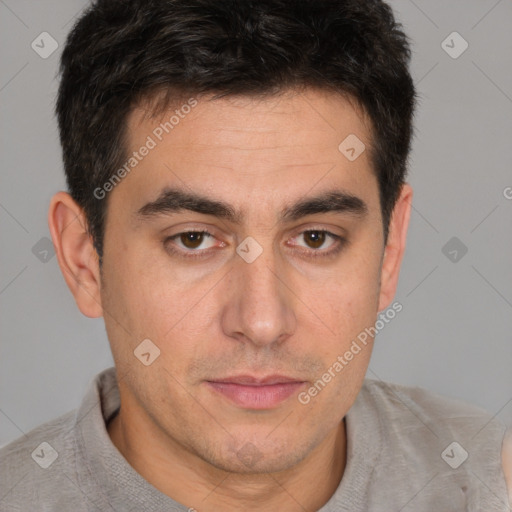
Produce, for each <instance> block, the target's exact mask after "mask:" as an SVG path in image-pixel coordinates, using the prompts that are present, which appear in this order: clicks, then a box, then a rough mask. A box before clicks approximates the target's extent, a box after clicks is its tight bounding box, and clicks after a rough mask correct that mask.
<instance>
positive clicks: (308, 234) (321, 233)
mask: <svg viewBox="0 0 512 512" xmlns="http://www.w3.org/2000/svg"><path fill="white" fill-rule="evenodd" d="M295 238H299V239H300V238H302V239H303V240H305V242H306V244H307V245H302V246H301V247H306V248H307V249H320V248H322V246H323V245H324V244H325V242H326V240H328V239H329V238H330V239H331V243H330V244H329V245H328V246H327V247H324V249H329V248H331V247H332V246H333V245H335V244H336V242H337V241H340V240H341V237H340V236H338V235H335V234H334V233H331V232H330V231H325V230H321V229H312V230H308V231H303V232H302V233H300V234H299V235H298V236H297V237H295ZM295 238H294V239H295ZM294 239H293V240H294ZM294 245H295V244H294ZM298 245H299V246H300V244H298Z"/></svg>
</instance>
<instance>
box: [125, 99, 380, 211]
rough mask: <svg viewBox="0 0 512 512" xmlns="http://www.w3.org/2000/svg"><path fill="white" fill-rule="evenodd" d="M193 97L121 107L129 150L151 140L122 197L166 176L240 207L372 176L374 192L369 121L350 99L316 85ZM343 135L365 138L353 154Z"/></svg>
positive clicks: (159, 184)
mask: <svg viewBox="0 0 512 512" xmlns="http://www.w3.org/2000/svg"><path fill="white" fill-rule="evenodd" d="M192 100H193V101H191V98H190V97H182V98H180V100H179V101H175V102H174V104H173V105H172V106H171V107H170V108H168V109H167V110H165V111H163V112H159V113H158V115H154V112H153V110H152V108H151V107H152V105H151V104H150V103H148V102H146V103H145V104H141V105H140V106H139V107H138V108H136V109H134V110H133V111H132V112H131V114H130V115H129V117H128V123H127V134H126V135H127V136H126V145H127V150H128V151H127V158H129V157H130V155H132V154H133V152H138V151H139V150H140V149H141V148H144V146H151V149H150V150H149V151H144V153H146V154H145V156H144V157H143V158H140V160H139V161H138V162H137V165H136V167H135V168H134V169H133V170H132V171H130V173H129V176H128V177H127V178H126V179H124V180H123V184H122V186H121V187H118V188H119V189H123V195H125V194H126V195H127V196H126V197H125V198H124V199H125V200H126V201H127V202H126V201H125V203H124V204H128V203H129V202H130V201H129V199H130V198H129V197H128V196H129V194H130V192H131V194H132V195H134V194H135V195H136V196H137V197H138V198H140V201H138V202H133V204H132V206H133V207H137V208H138V207H140V205H141V203H142V201H143V200H145V201H144V202H147V201H149V200H154V199H156V197H157V196H158V195H159V194H160V193H161V191H162V190H163V189H164V188H166V187H171V186H173V185H179V186H180V188H182V189H185V190H186V189H187V188H188V189H189V191H196V192H201V193H202V195H203V196H205V195H210V196H211V197H212V198H214V199H223V200H224V201H225V202H229V203H231V204H238V205H239V206H240V208H237V209H238V210H240V211H242V210H243V209H244V208H242V206H243V205H244V204H247V203H249V204H252V205H254V206H257V205H259V206H260V207H261V206H262V205H263V204H268V205H269V206H270V202H271V200H274V201H273V202H278V200H279V198H282V199H283V200H284V202H288V203H290V202H292V200H293V201H296V199H297V196H299V195H300V196H306V195H307V194H308V191H313V189H316V190H314V192H315V193H317V192H321V191H326V190H328V189H329V187H331V188H334V187H336V188H343V189H346V190H348V191H350V189H351V188H352V191H355V190H354V188H359V190H360V191H361V190H362V189H363V188H364V187H365V186H366V188H368V185H371V187H373V189H372V191H373V192H376V191H377V189H376V188H375V185H376V181H375V177H374V175H373V171H372V166H371V162H370V156H369V149H370V147H371V138H370V129H369V126H370V125H369V123H368V120H367V118H366V117H365V115H364V112H363V111H362V110H360V109H359V108H358V107H357V105H356V103H355V102H352V101H348V100H347V99H346V98H343V97H342V96H340V95H335V94H333V93H327V92H323V91H316V90H306V91H303V92H296V91H289V92H287V93H283V94H280V95H278V96H270V97H263V98H255V97H248V96H236V97H225V98H220V99H213V100H212V99H211V98H208V97H202V98H201V97H195V98H192ZM191 105H193V106H191ZM351 137H356V140H359V141H360V142H361V143H364V145H365V147H366V149H365V150H364V151H363V152H362V153H361V154H360V156H359V157H358V158H357V159H355V160H350V159H349V158H347V156H346V155H344V154H343V152H342V151H341V149H340V144H342V143H343V141H345V140H347V138H348V140H350V141H353V140H354V139H351ZM342 146H343V144H342ZM343 147H344V146H343ZM125 182H126V183H125ZM120 191H121V190H119V192H120ZM119 192H117V191H116V194H115V195H120V194H119ZM275 206H277V204H276V205H275ZM281 206H282V205H279V207H281ZM133 209H134V208H132V210H133Z"/></svg>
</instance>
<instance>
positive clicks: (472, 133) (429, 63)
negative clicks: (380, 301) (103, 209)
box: [0, 0, 512, 445]
mask: <svg viewBox="0 0 512 512" xmlns="http://www.w3.org/2000/svg"><path fill="white" fill-rule="evenodd" d="M390 3H391V5H392V6H393V8H394V10H395V13H396V15H397V17H398V19H399V20H400V21H401V22H402V23H403V25H404V28H405V31H406V32H407V33H408V35H409V36H410V38H411V39H412V41H413V52H414V53H413V59H412V66H411V71H412V75H413V78H414V80H415V82H416V84H417V86H418V91H419V94H420V105H419V108H418V111H417V115H416V136H415V139H414V144H413V152H412V155H411V160H410V175H409V176H410V178H409V181H410V183H411V184H412V186H413V188H414V190H415V196H414V201H413V205H414V209H413V213H412V217H411V224H410V229H409V239H408V246H407V251H406V254H405V259H404V263H403V267H402V272H401V276H400V284H399V288H398V292H397V295H396V300H398V301H400V302H401V303H402V304H403V311H402V312H401V313H400V314H399V315H397V317H396V318H395V319H394V320H393V321H392V322H391V323H390V324H388V325H387V326H386V327H385V328H384V329H383V330H382V331H381V332H380V333H379V335H378V338H377V342H376V346H375V352H374V356H373V359H372V362H371V365H370V370H369V373H368V376H369V377H371V378H380V379H383V380H387V381H392V382H397V383H403V384H406V385H419V386H422V387H425V388H428V389H430V390H433V391H436V392H438V393H442V394H445V395H449V396H452V397H456V398H460V399H463V400H466V401H468V402H472V403H474V404H476V405H479V406H481V407H483V408H485V409H487V410H488V411H490V412H491V413H492V414H494V415H497V416H498V417H500V418H501V419H502V420H503V421H505V422H506V423H508V424H510V425H512V270H511V264H510V263H511V262H512V229H511V228H512V222H511V221H512V188H510V189H509V188H507V187H512V2H511V1H509V0H500V1H496V0H472V1H468V0H459V1H450V2H446V0H444V1H441V0H436V1H433V0H429V1H426V0H416V1H415V2H413V1H411V0H396V1H391V2H390ZM84 5H86V2H84V1H78V0H66V1H64V0H60V1H56V0H54V1H44V2H43V1H37V2H36V1H24V0H16V1H15V0H0V27H1V30H0V37H1V45H0V55H1V62H2V66H1V75H0V109H1V114H0V119H1V129H2V137H1V151H2V171H1V172H2V187H1V190H0V223H1V233H2V250H1V267H0V268H1V273H0V308H1V322H0V326H1V333H0V335H1V357H0V445H1V444H5V443H7V442H9V441H10V440H12V439H14V438H16V437H18V436H20V435H22V434H23V433H24V432H27V431H29V430H30V429H31V428H33V427H35V426H36V425H38V424H40V423H41V422H43V421H46V420H49V419H51V418H53V417H55V416H57V415H60V414H62V413H64V412H66V411H68V410H70V409H73V408H75V407H77V405H78V404H79V401H80V399H81V397H82V394H83V392H84V390H85V387H86V385H87V383H88V382H89V381H90V379H91V378H92V377H93V376H94V375H95V374H96V373H97V372H99V371H100V370H102V369H103V368H106V367H107V366H110V365H112V358H111V355H110V351H109V347H108V341H107V338H106V334H105V330H104V327H103V320H102V319H101V318H100V319H94V320H92V319H88V318H86V317H84V316H82V315H81V313H80V312H79V310H78V309H77V307H76V306H75V303H74V300H73V298H72V295H71V293H70V292H69V290H68V288H67V286H66V284H65V282H64V279H63V277H62V275H61V273H60V270H59V268H58V265H57V260H56V258H55V256H53V257H52V253H51V252H49V253H47V254H45V253H44V251H45V250H46V246H45V240H44V237H49V236H50V235H49V231H48V225H47V220H46V219H47V209H48V204H49V201H50V198H51V196H52V194H53V193H54V192H56V191H57V190H59V189H65V181H64V174H63V170H62V164H61V155H60V147H59V144H58V139H57V125H56V121H55V118H54V116H53V104H54V98H55V93H56V90H57V82H56V72H57V66H58V60H59V56H60V52H61V49H62V45H63V43H64V41H65V37H66V34H67V33H68V31H69V30H70V28H71V27H72V24H73V21H74V18H75V17H76V16H77V14H78V13H79V12H80V11H81V9H82V8H83V6H84ZM453 31H457V32H458V33H460V34H461V36H462V37H463V38H464V39H465V40H466V41H467V42H468V44H469V47H468V49H467V50H466V51H465V52H464V53H462V55H460V56H459V57H458V58H452V57H451V56H450V55H448V54H447V52H446V51H445V50H444V49H443V47H442V46H441V44H442V42H443V41H444V40H445V39H446V38H447V36H449V34H451V33H452V32H453ZM42 32H48V33H50V34H51V36H52V37H53V38H54V39H55V40H56V41H57V42H58V44H59V48H58V49H57V50H56V51H55V52H54V53H53V54H52V55H51V56H49V57H48V58H45V59H43V58H41V57H40V56H39V55H38V54H37V53H36V52H35V51H34V50H33V49H32V48H31V43H32V41H34V40H38V41H40V38H38V36H39V35H40V34H41V33H42ZM452 39H453V38H451V39H450V38H448V40H447V43H446V44H448V45H450V46H453V48H452V50H451V51H452V52H453V51H458V50H460V48H462V47H461V45H460V43H461V41H459V40H457V39H453V42H452ZM46 49H48V45H46ZM506 195H508V197H509V198H510V199H507V197H506ZM452 237H457V239H458V240H459V241H455V242H453V241H452V242H451V244H450V245H448V246H447V247H446V248H445V249H444V252H443V247H445V244H447V243H448V242H449V240H450V239H452ZM41 239H43V240H42V241H41ZM46 242H47V241H46ZM454 243H455V245H452V244H454ZM36 244H38V245H36ZM457 244H458V245H457ZM461 244H464V246H465V247H467V249H468V252H467V253H466V254H465V255H464V256H463V257H461V255H462V252H461V248H462V245H461ZM34 246H35V249H34ZM454 249H455V250H456V251H457V255H455V253H454V252H453V250H454ZM450 252H451V254H450ZM445 253H446V255H445ZM455 256H456V259H457V261H452V259H454V258H455ZM45 259H46V260H47V261H45Z"/></svg>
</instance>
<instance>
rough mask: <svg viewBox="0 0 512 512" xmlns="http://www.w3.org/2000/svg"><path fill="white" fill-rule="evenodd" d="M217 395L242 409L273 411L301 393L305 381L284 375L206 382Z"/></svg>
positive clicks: (230, 378) (249, 376) (239, 377)
mask: <svg viewBox="0 0 512 512" xmlns="http://www.w3.org/2000/svg"><path fill="white" fill-rule="evenodd" d="M206 384H207V385H208V386H209V387H210V389H212V391H214V392H215V393H217V394H220V395H222V396H223V397H224V398H226V399H228V400H229V401H230V402H232V403H234V404H235V405H237V406H238V407H240V408H242V409H255V410H262V409H273V408H275V407H277V406H278V405H280V404H281V403H283V402H284V401H286V400H287V399H288V398H290V397H291V396H292V395H293V394H295V393H297V392H299V391H300V389H301V388H302V387H304V386H305V385H306V382H305V381H301V380H297V379H293V378H290V377H286V376H283V375H270V376H267V377H264V378H258V377H253V376H251V375H240V376H237V377H227V378H222V379H218V380H211V381H206Z"/></svg>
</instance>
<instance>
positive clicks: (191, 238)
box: [180, 231, 204, 249]
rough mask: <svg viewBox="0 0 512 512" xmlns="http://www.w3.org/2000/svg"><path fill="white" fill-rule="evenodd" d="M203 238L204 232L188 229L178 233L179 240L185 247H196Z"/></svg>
mask: <svg viewBox="0 0 512 512" xmlns="http://www.w3.org/2000/svg"><path fill="white" fill-rule="evenodd" d="M203 240H204V233H203V232H200V231H188V232H186V233H180V241H181V243H182V244H183V245H184V247H186V248H187V249H197V248H198V247H200V245H201V243H202V242H203Z"/></svg>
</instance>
